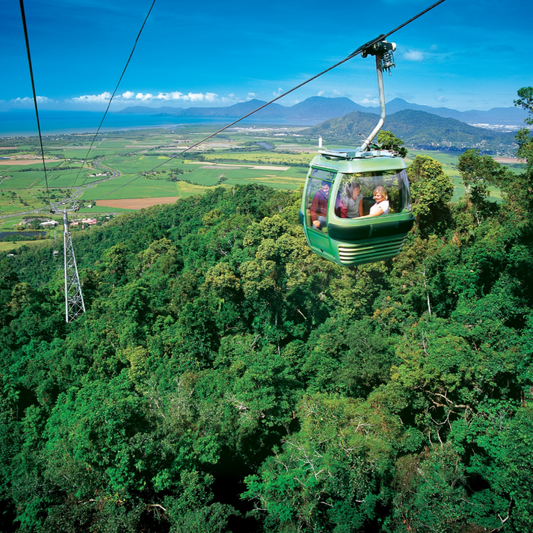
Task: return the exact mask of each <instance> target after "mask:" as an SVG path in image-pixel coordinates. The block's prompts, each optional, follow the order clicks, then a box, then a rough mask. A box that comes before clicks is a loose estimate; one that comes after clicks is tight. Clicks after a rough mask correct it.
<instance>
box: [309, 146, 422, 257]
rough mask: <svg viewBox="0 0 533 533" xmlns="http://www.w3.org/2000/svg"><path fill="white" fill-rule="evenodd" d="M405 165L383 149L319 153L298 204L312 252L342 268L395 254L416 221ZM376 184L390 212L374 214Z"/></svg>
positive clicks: (399, 249) (398, 158) (313, 162)
mask: <svg viewBox="0 0 533 533" xmlns="http://www.w3.org/2000/svg"><path fill="white" fill-rule="evenodd" d="M406 168H407V166H406V164H405V162H404V160H403V159H402V158H400V157H396V156H394V155H393V154H392V153H390V152H388V151H385V150H381V151H376V150H374V151H368V150H361V151H341V150H339V151H333V150H323V151H322V152H320V154H319V155H317V156H315V157H314V159H313V160H312V161H311V164H310V168H309V172H308V175H307V180H306V183H305V189H304V194H303V197H302V205H301V208H300V222H301V223H302V224H303V227H304V232H305V236H306V238H307V242H308V243H309V246H310V247H311V248H312V250H313V251H314V252H316V253H317V254H318V255H320V256H322V257H324V258H325V259H329V260H331V261H334V262H335V263H337V264H339V265H343V266H355V265H362V264H364V263H371V262H374V261H382V260H386V259H390V258H392V257H394V256H396V255H397V254H398V253H399V252H400V251H401V249H402V246H403V244H404V242H405V240H406V237H407V233H408V232H409V231H410V230H411V228H412V227H413V223H414V216H413V213H412V210H411V197H410V193H409V182H408V179H407V173H406V171H405V169H406ZM354 187H357V188H358V189H359V190H358V202H357V205H358V207H357V209H356V212H354V210H353V209H352V212H351V213H350V212H349V210H347V204H348V203H349V201H350V200H349V198H350V197H351V195H352V191H353V189H354ZM377 187H383V188H384V189H385V191H386V195H387V196H388V212H387V213H383V214H380V215H379V216H370V209H371V207H372V206H373V205H374V204H375V203H376V202H375V199H374V192H375V190H376V188H377ZM379 190H383V189H379ZM352 203H353V202H352ZM359 205H362V208H361V207H359ZM318 211H320V216H317V212H318Z"/></svg>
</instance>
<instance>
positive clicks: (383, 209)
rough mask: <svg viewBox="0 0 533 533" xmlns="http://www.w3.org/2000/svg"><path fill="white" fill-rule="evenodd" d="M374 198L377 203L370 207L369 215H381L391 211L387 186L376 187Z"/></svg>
mask: <svg viewBox="0 0 533 533" xmlns="http://www.w3.org/2000/svg"><path fill="white" fill-rule="evenodd" d="M374 200H376V203H375V204H374V205H373V206H372V207H371V208H370V214H369V215H368V216H369V217H377V216H379V215H386V214H387V213H388V212H389V195H388V194H387V191H386V190H385V187H382V186H381V185H379V186H377V187H376V188H375V189H374Z"/></svg>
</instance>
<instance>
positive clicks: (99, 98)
mask: <svg viewBox="0 0 533 533" xmlns="http://www.w3.org/2000/svg"><path fill="white" fill-rule="evenodd" d="M110 98H111V93H110V92H107V91H106V92H104V93H101V94H84V95H83V96H76V97H74V98H72V101H73V102H76V103H88V104H95V103H96V104H102V103H106V102H109V99H110Z"/></svg>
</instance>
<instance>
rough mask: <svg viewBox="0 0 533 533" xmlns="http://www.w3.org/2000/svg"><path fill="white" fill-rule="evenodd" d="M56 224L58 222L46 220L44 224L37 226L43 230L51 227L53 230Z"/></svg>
mask: <svg viewBox="0 0 533 533" xmlns="http://www.w3.org/2000/svg"><path fill="white" fill-rule="evenodd" d="M58 224H59V222H58V221H57V220H47V221H46V222H41V223H40V224H39V226H42V227H43V228H47V227H50V226H53V227H54V228H55V227H56V226H57V225H58Z"/></svg>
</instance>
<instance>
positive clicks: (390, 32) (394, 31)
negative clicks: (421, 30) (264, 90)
mask: <svg viewBox="0 0 533 533" xmlns="http://www.w3.org/2000/svg"><path fill="white" fill-rule="evenodd" d="M444 1H445V0H439V1H438V2H435V3H434V4H433V5H431V6H429V7H428V8H427V9H424V11H421V12H420V13H418V14H417V15H415V16H414V17H411V18H410V19H409V20H407V21H406V22H404V23H403V24H400V25H399V26H398V27H396V28H394V29H393V30H391V31H389V32H388V33H385V34H382V35H379V36H378V37H376V38H374V39H372V40H371V41H369V42H367V43H365V44H363V45H361V46H360V47H359V48H357V50H355V51H354V52H352V53H351V54H350V55H349V56H347V57H345V58H344V59H342V60H341V61H339V62H338V63H335V64H334V65H333V66H331V67H329V68H327V69H326V70H323V71H322V72H320V73H319V74H316V75H315V76H313V77H312V78H309V79H308V80H306V81H304V82H302V83H300V84H299V85H297V86H296V87H293V88H292V89H290V90H288V91H287V92H284V93H283V94H281V95H279V96H277V97H276V98H274V99H273V100H270V102H267V103H266V104H263V105H262V106H260V107H258V108H257V109H254V110H253V111H251V112H250V113H247V114H246V115H244V116H242V117H241V118H239V119H237V120H235V121H233V122H232V123H231V124H228V125H227V126H224V127H223V128H221V129H219V130H218V131H216V132H215V133H212V134H211V135H208V136H207V137H204V138H203V139H202V140H201V141H198V142H197V143H195V144H192V145H191V146H188V147H187V148H186V149H185V150H182V151H181V152H179V153H178V154H175V155H173V156H172V157H169V158H168V159H167V160H165V161H163V162H162V163H159V164H158V165H156V166H155V167H153V168H151V169H150V170H147V171H145V172H143V173H141V174H139V175H138V176H136V177H135V178H133V179H131V180H130V181H128V182H127V183H124V184H123V185H120V186H119V187H117V188H116V189H114V190H112V191H110V192H108V193H107V194H104V195H103V196H100V197H99V198H98V200H101V199H102V198H105V197H106V196H109V195H110V194H112V193H114V192H116V191H118V190H119V189H122V188H123V187H126V186H127V185H129V184H131V183H133V182H134V181H135V180H137V179H139V178H141V177H142V176H144V175H146V174H148V173H150V172H153V171H154V170H155V169H157V168H159V167H161V166H163V165H164V164H166V163H168V162H169V161H171V160H172V159H176V158H177V157H179V156H181V155H183V154H184V153H186V152H188V151H189V150H192V149H193V148H196V147H197V146H199V145H200V144H202V143H204V142H205V141H207V140H209V139H211V138H212V137H214V136H215V135H218V134H219V133H222V132H223V131H225V130H227V129H228V128H231V127H232V126H234V125H235V124H237V123H239V122H241V121H242V120H244V119H245V118H248V117H249V116H251V115H253V114H255V113H257V112H258V111H261V109H264V108H265V107H267V106H269V105H270V104H273V103H274V102H277V101H278V100H280V99H281V98H283V97H284V96H287V95H288V94H290V93H292V92H294V91H296V90H297V89H300V88H301V87H303V86H304V85H307V84H308V83H309V82H311V81H313V80H316V79H317V78H319V77H320V76H322V75H324V74H326V73H327V72H329V71H330V70H333V69H334V68H337V67H338V66H340V65H342V64H343V63H346V61H349V60H350V59H353V58H354V57H356V56H357V55H359V54H360V53H361V52H362V51H363V50H365V49H367V48H369V47H371V46H372V45H373V44H375V43H378V42H380V41H383V40H384V39H386V38H387V37H389V36H390V35H392V34H393V33H396V32H397V31H398V30H400V29H401V28H403V27H405V26H407V25H408V24H410V23H411V22H413V21H414V20H416V19H417V18H419V17H421V16H422V15H424V14H426V13H427V12H428V11H431V10H432V9H433V8H435V7H437V6H438V5H439V4H442V3H443V2H444ZM98 200H95V202H97V201H98Z"/></svg>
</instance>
